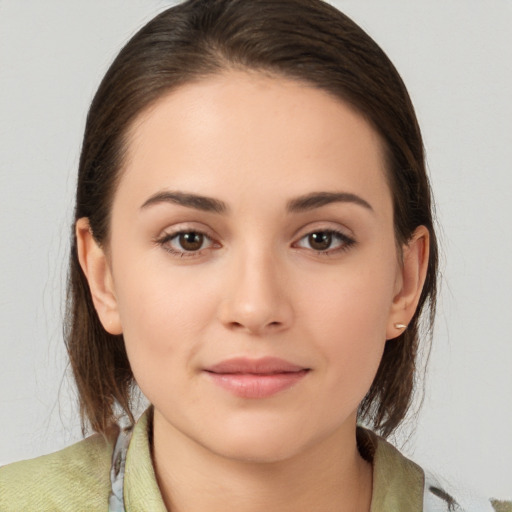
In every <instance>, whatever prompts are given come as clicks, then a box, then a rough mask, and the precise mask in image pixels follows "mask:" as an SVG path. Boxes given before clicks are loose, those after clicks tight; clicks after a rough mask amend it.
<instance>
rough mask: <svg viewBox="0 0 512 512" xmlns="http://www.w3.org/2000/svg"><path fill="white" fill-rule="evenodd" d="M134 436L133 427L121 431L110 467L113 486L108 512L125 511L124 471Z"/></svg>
mask: <svg viewBox="0 0 512 512" xmlns="http://www.w3.org/2000/svg"><path fill="white" fill-rule="evenodd" d="M131 437H132V429H131V428H128V429H122V430H121V431H120V432H119V436H118V438H117V442H116V446H115V447H114V452H113V454H112V467H111V468H110V484H111V486H112V488H111V490H110V495H109V497H108V512H125V508H124V472H125V467H126V455H127V453H128V445H129V444H130V439H131Z"/></svg>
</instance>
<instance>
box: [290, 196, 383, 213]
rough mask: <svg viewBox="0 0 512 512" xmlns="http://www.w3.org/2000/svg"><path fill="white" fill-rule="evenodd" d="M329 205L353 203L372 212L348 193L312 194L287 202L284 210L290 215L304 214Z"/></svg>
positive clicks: (370, 207)
mask: <svg viewBox="0 0 512 512" xmlns="http://www.w3.org/2000/svg"><path fill="white" fill-rule="evenodd" d="M331 203H353V204H357V205H359V206H362V207H363V208H366V209H367V210H370V211H372V212H373V211H374V210H373V208H372V206H371V205H370V203H368V202H367V201H365V200H364V199H363V198H362V197H359V196H358V195H356V194H351V193H349V192H312V193H311V194H306V195H304V196H300V197H297V198H296V199H292V200H290V201H288V203H287V205H286V209H287V210H288V211H289V212H291V213H297V212H305V211H309V210H314V209H315V208H320V207H322V206H326V205H328V204H331Z"/></svg>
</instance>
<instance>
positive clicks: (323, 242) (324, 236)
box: [308, 231, 332, 251]
mask: <svg viewBox="0 0 512 512" xmlns="http://www.w3.org/2000/svg"><path fill="white" fill-rule="evenodd" d="M308 242H309V246H310V247H311V249H313V250H315V251H326V250H327V249H329V248H330V247H331V244H332V232H331V231H318V232H317V233H310V234H309V235H308Z"/></svg>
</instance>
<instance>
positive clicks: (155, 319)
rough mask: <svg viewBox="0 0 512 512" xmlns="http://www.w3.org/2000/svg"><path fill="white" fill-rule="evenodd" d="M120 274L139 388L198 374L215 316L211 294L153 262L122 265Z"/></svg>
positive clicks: (119, 289) (125, 331)
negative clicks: (195, 365) (196, 363)
mask: <svg viewBox="0 0 512 512" xmlns="http://www.w3.org/2000/svg"><path fill="white" fill-rule="evenodd" d="M123 269H124V270H126V269H129V270H130V271H129V272H126V271H123ZM118 274H119V276H122V279H120V280H119V283H116V294H117V302H118V307H119V315H120V318H121V324H122V328H123V336H124V340H125V345H126V351H127V354H128V358H129V360H130V364H131V366H132V370H133V373H134V375H135V378H136V380H137V382H138V383H139V385H140V386H141V387H142V388H144V382H145V381H149V380H151V381H155V380H157V381H159V380H162V379H161V377H164V376H165V378H166V379H172V377H173V375H177V374H178V373H181V374H182V373H183V372H184V371H186V372H191V371H193V370H192V367H191V363H192V361H193V356H194V353H196V352H197V351H198V350H199V346H200V344H201V340H202V339H203V338H204V330H205V328H206V326H207V325H208V323H209V322H210V320H211V318H212V316H213V315H214V308H213V304H214V303H215V300H214V298H213V297H212V293H211V290H208V289H206V288H205V287H202V286H200V287H199V288H198V285H199V284H200V283H198V282H197V280H195V279H191V278H190V276H187V275H183V272H181V273H180V272H170V271H169V268H167V269H165V270H164V269H162V268H159V266H158V265H157V264H155V262H154V261H153V262H151V263H149V262H146V264H141V259H139V260H138V263H136V262H135V261H128V260H127V259H126V260H124V261H119V265H118ZM143 391H146V390H145V389H143ZM148 398H149V397H148Z"/></svg>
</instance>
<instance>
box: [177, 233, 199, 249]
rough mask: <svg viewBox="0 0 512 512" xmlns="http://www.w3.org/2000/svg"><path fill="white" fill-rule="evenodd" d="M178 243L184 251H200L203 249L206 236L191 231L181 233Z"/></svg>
mask: <svg viewBox="0 0 512 512" xmlns="http://www.w3.org/2000/svg"><path fill="white" fill-rule="evenodd" d="M178 243H179V245H180V247H181V248H182V249H183V250H184V251H198V250H199V249H201V248H202V247H203V243H204V235H203V234H202V233H196V232H194V231H191V232H189V233H180V234H179V235H178Z"/></svg>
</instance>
